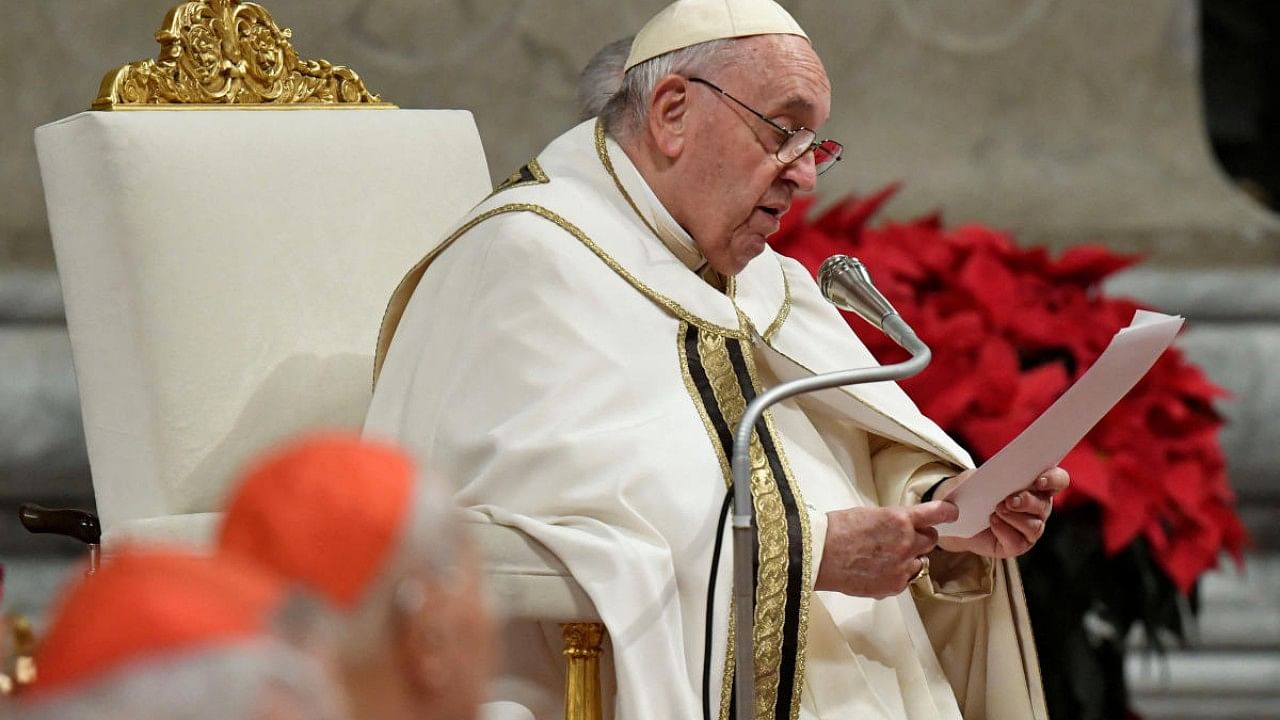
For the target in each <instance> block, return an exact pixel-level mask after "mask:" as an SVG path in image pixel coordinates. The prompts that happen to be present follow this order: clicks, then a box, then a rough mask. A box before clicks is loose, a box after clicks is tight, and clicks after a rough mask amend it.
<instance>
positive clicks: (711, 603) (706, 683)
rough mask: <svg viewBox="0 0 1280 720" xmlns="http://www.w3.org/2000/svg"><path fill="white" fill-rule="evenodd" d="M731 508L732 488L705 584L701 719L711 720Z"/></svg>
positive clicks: (717, 527)
mask: <svg viewBox="0 0 1280 720" xmlns="http://www.w3.org/2000/svg"><path fill="white" fill-rule="evenodd" d="M731 507H733V488H729V491H728V492H726V493H725V495H724V503H723V504H722V505H721V506H720V521H719V522H718V523H716V545H715V550H714V551H713V552H712V553H711V581H710V582H709V583H708V584H707V633H706V640H705V641H704V643H703V648H702V718H703V720H711V630H712V627H713V624H714V622H715V608H716V575H717V574H718V573H719V571H720V550H721V549H722V548H723V547H724V525H725V521H727V520H728V519H729V509H730V508H731Z"/></svg>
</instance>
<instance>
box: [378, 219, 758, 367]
mask: <svg viewBox="0 0 1280 720" xmlns="http://www.w3.org/2000/svg"><path fill="white" fill-rule="evenodd" d="M513 212H531V213H533V214H535V215H537V216H539V217H541V218H543V219H544V220H548V221H550V222H552V223H554V224H556V225H558V226H560V228H561V229H562V230H564V231H565V232H567V233H569V234H570V235H572V236H573V237H575V238H577V239H578V241H579V242H581V243H582V244H583V245H585V246H587V249H589V250H591V252H593V253H595V254H596V256H597V257H599V258H600V259H601V260H603V261H604V264H605V265H608V266H609V268H610V269H612V270H613V271H614V272H616V273H618V275H620V276H621V277H622V279H623V280H626V281H627V282H628V283H630V284H631V285H632V287H634V288H636V289H637V290H639V291H640V292H641V293H643V294H644V295H645V296H646V297H648V298H649V299H650V300H652V301H654V302H655V303H657V304H658V305H661V306H662V307H664V308H666V309H667V311H668V312H670V313H671V314H672V315H674V316H676V317H677V318H679V319H681V320H683V321H685V322H687V323H689V324H691V325H694V326H696V327H699V328H702V329H704V330H708V331H711V332H715V333H720V334H723V335H726V336H728V337H733V338H737V339H740V340H749V339H750V336H749V335H745V334H743V331H741V330H736V329H733V328H727V327H723V326H721V325H717V324H715V323H713V322H710V321H708V320H704V319H702V318H700V317H698V316H697V315H695V314H693V313H691V312H689V311H688V310H686V309H685V308H684V307H682V306H681V305H680V304H678V303H677V302H675V301H674V300H672V299H671V298H669V297H667V296H666V295H663V294H662V293H660V292H658V291H657V290H654V289H653V288H651V287H649V286H648V285H645V284H644V283H642V282H640V280H639V278H637V277H636V276H634V275H632V274H631V273H630V272H628V271H627V270H626V268H624V267H622V264H621V263H619V262H618V261H617V260H615V259H613V257H612V256H611V255H609V253H607V252H605V251H604V249H603V248H601V247H600V246H599V245H597V244H596V243H595V242H594V241H593V240H592V239H591V238H589V237H587V234H586V233H584V232H582V230H580V229H578V226H576V225H574V224H573V223H571V222H569V221H568V220H565V219H564V218H563V217H561V216H560V215H557V214H556V213H554V212H552V211H550V210H548V209H547V208H544V207H542V206H541V205H533V204H530V203H511V204H508V205H502V206H500V207H496V208H493V209H491V210H486V211H485V212H483V213H481V214H479V215H477V216H475V217H474V218H472V219H471V220H469V221H467V223H466V224H465V225H463V226H462V227H460V228H458V229H457V230H455V231H454V232H453V234H452V235H450V236H449V237H447V238H445V240H444V241H443V242H441V243H440V244H439V245H437V246H436V247H435V248H434V249H432V250H431V252H429V253H427V254H426V256H425V257H423V258H422V259H421V260H419V261H418V262H417V264H416V265H414V266H413V267H412V268H410V270H409V272H408V273H406V274H405V276H404V278H403V279H401V280H400V284H399V285H397V286H396V289H395V291H394V292H392V293H391V299H390V301H388V303H387V309H386V311H385V312H384V313H383V316H382V325H381V327H379V329H378V346H377V348H376V349H375V351H374V358H373V381H374V384H377V382H378V375H380V374H381V373H382V364H383V362H385V361H386V355H387V348H388V347H389V346H390V345H391V339H392V338H393V337H395V331H396V328H397V327H398V326H399V325H400V319H401V318H402V317H403V316H404V310H405V308H406V307H407V306H408V304H409V297H411V296H412V295H413V291H414V290H415V289H416V288H417V287H418V283H419V282H421V281H422V276H423V274H424V273H426V271H427V267H428V266H429V265H430V264H431V263H432V262H433V261H434V260H435V259H436V257H438V256H439V255H440V253H442V252H444V251H445V250H446V249H448V248H449V246H450V245H452V244H453V243H454V242H455V241H456V240H457V239H458V238H459V237H461V236H462V235H463V234H464V233H466V232H468V231H470V230H471V229H472V228H474V227H475V226H476V225H479V224H480V223H482V222H484V221H485V220H488V219H489V218H492V217H494V216H497V215H503V214H506V213H513Z"/></svg>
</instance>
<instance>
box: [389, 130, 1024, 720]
mask: <svg viewBox="0 0 1280 720" xmlns="http://www.w3.org/2000/svg"><path fill="white" fill-rule="evenodd" d="M691 256H692V257H691ZM697 257H698V253H697V251H696V246H694V245H693V244H692V241H691V240H690V238H689V236H688V235H687V233H685V232H684V231H683V230H682V229H681V228H680V227H679V225H677V224H676V222H675V221H674V219H673V218H672V217H671V216H670V214H669V213H668V212H667V211H666V210H665V209H664V208H663V207H662V206H661V204H660V203H659V202H658V201H657V199H656V197H655V196H654V195H653V193H652V191H651V190H650V189H649V188H648V187H647V185H646V184H645V182H644V180H643V179H642V177H641V176H640V174H639V173H638V172H637V170H636V169H635V167H634V165H633V164H632V163H631V162H630V161H629V159H628V158H627V156H626V155H625V154H624V153H623V152H622V150H621V148H620V147H619V146H618V145H616V144H615V143H614V142H613V141H612V140H611V139H607V138H606V137H605V135H604V133H603V131H602V130H601V129H600V128H599V127H598V126H596V125H594V124H593V123H592V122H588V123H584V124H583V125H580V126H578V127H577V128H574V129H573V130H571V131H569V132H568V133H566V134H564V135H562V136H561V137H560V138H558V139H557V140H555V141H554V142H553V143H552V144H551V145H550V146H548V147H547V148H546V150H544V151H543V152H542V154H541V155H539V156H538V158H537V159H536V160H534V161H531V162H530V163H529V164H528V165H526V166H525V167H524V168H522V169H521V171H520V172H519V173H516V174H515V175H513V176H512V178H511V179H509V180H508V181H507V182H505V183H503V184H502V185H500V186H499V189H498V190H497V191H496V192H495V193H494V195H492V196H491V197H489V198H488V199H486V200H485V201H484V202H482V203H481V204H480V205H479V206H477V207H476V208H475V209H474V210H472V211H471V213H469V214H468V216H467V217H466V218H464V220H463V222H462V223H460V225H459V227H458V228H457V231H456V232H454V233H452V234H451V235H450V237H449V238H447V239H446V240H444V241H443V242H439V243H438V244H437V245H436V246H435V247H434V249H432V250H431V252H430V254H429V255H428V256H427V257H426V258H424V260H423V262H422V263H420V264H419V265H418V266H417V267H415V268H414V269H413V270H412V271H411V272H410V274H409V276H408V277H406V279H405V282H404V283H402V286H401V288H400V289H399V290H398V291H397V295H396V297H394V298H393V299H392V303H391V306H390V307H389V309H388V315H387V319H386V321H385V323H384V328H383V338H382V340H381V342H380V348H379V360H380V362H381V374H380V377H379V379H378V382H377V385H376V389H375V392H374V397H373V403H372V406H371V408H370V410H369V416H368V420H367V422H366V432H367V433H368V434H370V435H374V436H379V437H389V438H392V439H394V440H396V441H398V442H400V443H402V444H403V445H404V446H405V447H407V448H408V449H409V450H410V451H412V452H413V453H414V454H415V455H416V456H417V457H418V458H419V459H420V461H421V462H422V463H423V464H424V466H425V471H426V472H427V473H428V475H429V476H430V477H431V478H432V479H433V480H440V481H448V482H452V483H453V484H454V486H455V487H456V490H457V498H458V500H459V502H460V503H461V504H462V505H464V506H466V507H470V508H473V509H475V510H477V511H479V512H482V513H484V514H487V515H489V516H490V517H491V518H492V519H493V520H494V521H495V522H498V523H500V524H504V525H509V526H512V527H516V528H519V529H520V530H522V531H524V532H525V533H528V534H529V535H531V536H533V537H534V538H536V539H537V540H539V541H541V542H542V543H543V544H545V545H546V546H547V547H549V548H550V549H551V550H552V551H553V552H555V553H556V554H557V555H558V556H559V557H560V559H561V560H562V561H563V562H564V563H565V565H567V566H568V567H569V569H570V570H571V571H572V572H573V574H574V576H575V578H576V579H577V580H578V582H579V583H580V584H581V585H582V586H583V588H584V589H585V590H586V592H587V593H588V594H589V595H590V596H591V599H592V601H593V602H594V603H595V605H596V607H597V608H598V610H599V613H600V615H601V617H602V618H603V620H604V623H605V625H606V627H607V630H608V636H609V642H610V649H611V658H610V659H611V664H612V671H613V676H614V678H615V679H616V697H615V700H614V702H613V704H612V708H611V710H612V716H613V717H614V718H617V720H654V719H661V718H673V719H684V718H690V719H692V718H699V717H702V716H703V714H704V710H703V704H704V702H706V703H707V704H708V705H709V706H710V715H711V716H714V717H725V716H726V715H727V713H728V710H729V707H730V697H731V695H732V693H731V687H732V684H731V682H730V681H729V680H730V679H731V677H732V671H731V666H732V663H731V655H732V653H731V644H730V636H731V634H730V633H729V620H730V615H731V611H730V602H729V597H730V586H731V575H732V557H731V556H732V545H733V543H732V540H731V539H730V538H729V537H728V535H729V531H728V529H727V528H725V529H724V530H723V531H722V533H721V537H722V539H723V552H722V553H721V556H720V558H719V563H718V565H719V567H718V568H717V569H716V570H715V571H714V572H715V577H716V579H715V583H714V592H713V593H711V592H709V591H710V589H711V588H710V587H709V586H710V585H711V576H712V574H713V568H712V557H713V552H714V549H715V547H716V545H717V542H716V538H717V528H718V526H719V527H723V526H720V525H718V524H719V522H720V521H721V518H722V517H723V511H724V509H725V500H726V493H727V490H728V481H729V464H728V451H727V447H728V442H729V439H730V435H731V433H732V428H733V426H734V425H735V424H736V422H737V419H738V417H740V415H741V413H742V410H743V407H744V405H745V403H746V402H747V401H749V400H750V398H751V397H753V396H754V395H755V394H757V393H759V392H760V390H761V388H766V387H768V386H769V385H770V384H772V383H775V382H777V380H778V378H779V377H783V378H786V377H788V376H789V374H790V373H792V372H793V371H794V368H795V367H796V366H799V367H803V368H807V369H808V370H810V371H815V372H826V371H832V370H841V369H848V368H853V367H863V366H867V365H870V364H873V363H874V362H875V361H874V359H873V358H872V357H871V355H870V354H869V353H868V352H867V350H866V348H865V347H864V346H863V345H862V343H861V342H859V341H858V339H857V338H856V337H855V336H854V335H853V333H852V332H850V330H849V328H848V326H847V325H846V324H845V322H844V320H843V319H842V318H841V317H840V316H839V314H838V313H837V312H836V311H835V309H834V308H833V307H832V306H831V305H829V304H828V303H827V302H826V301H824V300H823V298H822V297H821V295H820V294H819V292H818V289H817V287H816V286H815V284H814V282H813V280H812V279H811V278H810V276H809V275H808V273H807V272H806V271H805V270H804V268H803V267H801V266H800V264H799V263H797V262H795V261H794V260H792V259H790V258H786V257H782V256H779V255H777V254H775V253H773V252H772V251H771V250H766V251H765V252H764V253H763V254H762V255H760V256H759V257H757V258H756V259H754V260H753V261H752V262H751V263H750V264H749V265H748V266H747V267H746V269H744V270H743V271H742V272H741V273H740V274H739V275H737V276H736V277H735V278H732V279H731V280H730V281H729V286H728V288H727V289H726V291H725V292H721V291H719V290H717V289H715V288H714V287H712V286H711V285H710V284H708V283H707V282H704V281H703V280H702V279H701V278H700V277H699V276H698V275H697V274H695V272H693V271H692V270H691V267H693V266H694V263H695V262H696V259H697ZM393 335H394V341H392V336H393ZM384 358H385V361H383V360H384ZM761 430H762V431H763V432H758V433H757V435H756V437H755V442H754V446H753V460H754V461H755V462H754V463H753V464H754V466H755V467H754V469H753V473H752V491H753V498H754V502H755V506H756V513H757V520H758V525H759V528H760V536H759V537H760V540H759V550H758V556H757V562H758V572H757V577H756V583H757V609H756V624H755V627H754V629H753V631H754V636H755V672H756V677H757V682H756V684H757V695H756V706H757V712H758V714H759V716H760V717H769V718H797V717H798V718H858V719H859V720H880V719H884V720H890V719H893V720H903V719H910V720H925V719H928V720H933V719H935V718H946V719H948V720H952V719H958V718H961V717H964V718H987V719H990V720H1027V718H1043V717H1045V716H1046V713H1045V709H1044V700H1043V695H1042V691H1041V687H1040V676H1039V668H1038V665H1037V662H1036V659H1035V654H1034V647H1033V643H1032V639H1031V633H1030V627H1029V625H1028V623H1027V618H1026V609H1025V604H1024V600H1023V597H1022V590H1021V585H1020V580H1019V577H1018V573H1017V568H1016V565H1015V564H1014V563H1012V562H992V561H988V560H985V559H982V558H978V557H976V556H972V555H967V554H958V555H950V554H946V553H941V552H940V551H937V552H935V553H934V556H933V558H932V561H933V562H932V572H931V576H930V577H928V578H926V579H925V580H922V581H921V582H918V583H916V584H915V586H914V587H913V588H912V590H911V591H910V592H904V593H902V594H901V595H899V596H897V597H894V598H889V599H885V600H871V599H867V598H858V597H849V596H845V595H840V594H837V593H830V592H817V591H813V589H812V588H813V582H814V577H815V576H816V574H817V567H818V565H819V561H820V559H821V556H822V545H823V542H824V540H825V532H826V515H825V514H826V513H827V512H828V511H831V510H837V509H842V508H848V507H856V506H888V505H898V504H908V503H913V502H918V501H919V497H920V495H921V494H922V493H923V492H924V490H925V489H927V488H928V487H930V486H931V485H932V484H933V483H935V482H936V481H938V480H939V479H941V478H943V477H945V476H947V475H950V474H954V473H955V472H956V471H957V468H961V467H966V466H968V465H969V462H970V461H969V458H968V456H967V455H966V454H965V452H964V451H963V450H962V449H961V448H960V447H958V446H957V445H956V444H955V443H954V442H953V441H952V440H951V439H950V438H949V437H947V436H946V435H945V434H944V433H943V432H942V431H941V430H940V429H939V428H938V427H937V426H935V425H934V424H933V423H932V422H930V421H929V420H928V419H926V418H925V417H923V416H921V415H920V413H919V411H918V410H917V409H916V408H915V406H914V405H913V404H912V403H911V401H910V400H908V398H907V397H906V395H905V394H903V393H902V391H901V390H900V389H899V388H898V386H897V385H895V384H893V383H877V384H872V385H862V386H857V387H852V388H847V389H842V390H832V391H828V393H827V394H825V395H819V396H813V397H809V398H807V399H800V400H798V401H788V402H785V403H783V404H781V405H779V406H776V407H775V408H774V409H772V410H770V411H769V412H768V413H767V416H766V419H765V421H764V422H763V423H762V426H761ZM709 599H710V601H711V603H712V605H711V608H710V612H708V601H709ZM513 632H514V633H515V635H516V636H517V637H521V638H524V641H526V644H523V645H521V646H520V647H518V648H516V649H515V650H513V651H512V654H511V655H510V656H509V658H508V663H509V667H508V670H509V671H511V672H513V673H515V674H517V675H521V674H523V675H525V676H526V677H532V678H538V677H539V672H542V673H543V675H542V676H541V679H540V680H535V684H536V683H537V682H542V683H545V684H546V685H548V687H547V688H546V690H547V692H548V693H549V694H550V695H553V696H558V695H559V694H560V693H561V691H562V688H563V685H562V684H559V683H562V682H563V681H562V680H561V679H560V678H559V677H557V676H555V675H554V674H551V673H553V672H554V670H553V668H554V667H555V666H556V663H555V660H554V657H553V656H552V655H551V654H550V653H549V652H548V651H547V647H549V646H548V645H547V644H546V643H544V642H543V639H544V638H543V637H542V635H541V634H540V633H538V632H530V629H529V628H528V627H520V626H517V627H515V628H513ZM708 650H709V653H708ZM544 653H545V654H544ZM534 662H537V663H541V664H542V666H543V667H541V669H540V668H539V667H533V666H532V665H529V663H534ZM524 689H525V690H528V689H529V688H528V687H525V688H524ZM704 696H705V698H706V699H705V701H704ZM513 699H523V700H525V701H526V702H530V701H528V698H527V697H522V698H513ZM531 704H533V705H537V704H538V703H537V702H531ZM534 710H535V712H536V713H537V714H538V716H539V717H540V718H544V717H551V716H553V714H554V712H555V711H556V710H557V708H556V707H553V706H547V707H541V708H539V707H535V708H534ZM606 712H609V711H608V710H607V711H606Z"/></svg>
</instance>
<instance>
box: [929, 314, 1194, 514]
mask: <svg viewBox="0 0 1280 720" xmlns="http://www.w3.org/2000/svg"><path fill="white" fill-rule="evenodd" d="M1181 327H1182V318H1181V317H1177V316H1171V315H1164V314H1161V313H1155V312H1148V311H1146V310H1139V311H1138V312H1137V313H1135V314H1134V316H1133V321H1132V322H1131V323H1130V324H1129V326H1128V327H1126V328H1123V329H1121V330H1120V331H1119V332H1117V333H1116V335H1115V337H1113V338H1112V339H1111V344H1109V345H1108V346H1107V349H1106V350H1104V351H1103V353H1102V355H1100V356H1099V357H1098V360H1097V361H1096V362H1095V363H1094V364H1093V366H1092V367H1090V368H1089V370H1088V371H1087V372H1085V374H1084V375H1082V376H1080V379H1079V380H1077V381H1076V382H1075V384H1074V385H1072V386H1071V387H1069V388H1067V391H1066V392H1064V393H1063V394H1062V395H1061V397H1059V398H1058V399H1057V400H1056V401H1055V402H1054V403H1053V405H1051V406H1049V409H1048V410H1046V411H1045V412H1044V414H1043V415H1041V416H1040V417H1038V418H1036V420H1035V421H1034V422H1032V423H1031V425H1029V426H1028V427H1027V429H1026V430H1023V431H1022V434H1020V435H1018V437H1016V438H1014V439H1013V441H1011V442H1010V443H1009V444H1008V445H1006V446H1005V447H1004V448H1003V449H1002V450H1000V452H998V453H996V454H995V455H994V456H993V457H992V458H991V459H990V460H988V461H987V462H985V463H983V465H982V466H981V467H979V468H978V469H977V470H975V471H974V472H973V474H972V475H970V476H969V477H968V478H967V479H965V481H964V482H963V483H961V484H960V486H959V487H957V488H956V490H955V491H954V492H952V494H951V495H950V496H949V497H948V498H947V499H948V500H950V501H952V502H954V503H955V504H956V505H958V506H959V507H960V518H959V519H958V520H956V521H955V522H952V523H945V524H942V525H939V526H938V528H937V529H938V534H939V535H941V536H943V537H972V536H974V535H976V534H978V533H980V532H982V531H983V530H986V529H987V527H988V526H989V519H990V517H991V513H993V512H995V509H996V505H998V504H999V503H1000V502H1001V501H1002V500H1004V499H1005V498H1006V497H1008V496H1009V495H1011V494H1013V493H1015V492H1017V491H1018V490H1021V489H1022V488H1024V487H1026V486H1027V485H1028V484H1029V483H1030V482H1032V481H1033V480H1034V479H1035V478H1036V477H1038V476H1039V474H1040V473H1042V472H1044V471H1045V470H1047V469H1049V468H1051V467H1053V466H1055V465H1057V464H1058V463H1059V462H1061V461H1062V458H1064V457H1066V455H1067V453H1068V452H1070V451H1071V448H1073V447H1075V445H1076V443H1078V442H1080V440H1081V439H1082V438H1083V437H1084V436H1085V434H1086V433H1088V432H1089V430H1090V429H1091V428H1092V427H1093V426H1094V425H1096V424H1097V423H1098V421H1099V420H1101V419H1102V417H1103V416H1104V415H1106V414H1107V411H1108V410H1110V409H1111V408H1112V407H1113V406H1114V405H1115V404H1116V403H1117V402H1119V401H1120V398H1122V397H1124V395H1125V393H1127V392H1129V391H1130V390H1131V389H1133V386H1134V385H1136V384H1138V380H1140V379H1142V376H1143V375H1146V374H1147V371H1148V370H1150V369H1151V366H1152V365H1154V364H1155V362H1156V359H1157V358H1159V357H1160V354H1161V353H1163V352H1164V351H1165V349H1166V348H1168V347H1169V345H1171V344H1172V343H1173V339H1174V337H1176V336H1177V334H1178V329H1179V328H1181Z"/></svg>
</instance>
